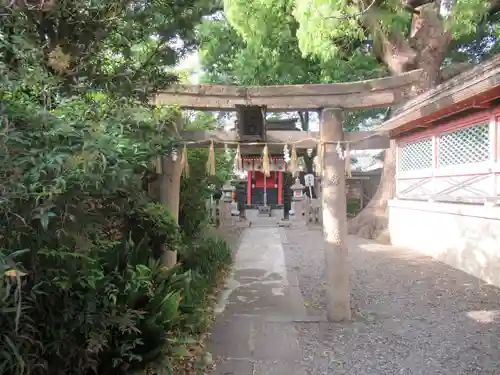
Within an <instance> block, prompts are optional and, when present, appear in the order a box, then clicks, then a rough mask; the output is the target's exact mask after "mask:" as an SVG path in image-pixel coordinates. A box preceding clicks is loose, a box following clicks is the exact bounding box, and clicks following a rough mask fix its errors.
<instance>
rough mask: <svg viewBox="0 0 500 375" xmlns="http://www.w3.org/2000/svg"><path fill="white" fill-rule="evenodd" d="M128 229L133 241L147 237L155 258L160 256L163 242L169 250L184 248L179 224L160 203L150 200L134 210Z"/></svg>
mask: <svg viewBox="0 0 500 375" xmlns="http://www.w3.org/2000/svg"><path fill="white" fill-rule="evenodd" d="M128 230H129V231H130V232H131V235H132V239H133V241H135V242H139V241H142V240H143V238H145V237H146V238H148V239H149V242H148V245H149V247H150V248H151V249H152V250H153V254H154V256H155V257H156V258H159V257H160V256H161V252H162V251H163V250H162V245H164V244H165V245H166V246H167V248H168V250H171V251H182V249H183V248H184V241H183V236H182V234H181V231H180V228H179V225H178V224H177V222H176V221H175V219H174V217H173V216H172V214H171V213H170V211H169V209H168V208H167V207H166V206H164V205H162V204H160V203H154V202H150V203H148V204H146V205H145V206H144V207H142V208H140V209H137V210H135V211H134V213H133V214H132V215H131V217H129V224H128Z"/></svg>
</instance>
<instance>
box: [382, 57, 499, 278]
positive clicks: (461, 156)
mask: <svg viewBox="0 0 500 375" xmlns="http://www.w3.org/2000/svg"><path fill="white" fill-rule="evenodd" d="M380 130H382V131H388V132H389V134H390V137H391V139H392V140H394V141H395V142H396V144H397V155H396V160H397V162H396V169H397V170H396V196H395V199H393V200H392V201H390V202H389V230H390V235H391V240H392V244H393V245H396V246H403V247H408V248H413V249H416V250H419V251H421V252H423V253H424V254H427V255H430V256H432V257H434V258H437V259H439V260H441V261H443V262H445V263H447V264H449V265H451V266H453V267H456V268H458V269H461V270H463V271H465V272H467V273H469V274H472V275H474V276H476V277H478V278H481V279H483V280H485V281H487V282H489V283H492V284H495V285H497V286H500V206H499V205H500V147H499V145H500V55H498V56H497V57H495V58H493V59H492V60H490V61H488V62H486V63H484V64H482V65H480V66H477V67H476V68H473V69H471V70H469V71H467V72H465V73H462V74H460V75H458V76H457V77H455V78H453V79H451V80H449V81H447V82H445V83H444V84H441V85H439V86H438V87H436V88H435V89H433V90H430V91H428V92H425V93H423V94H421V95H419V96H418V97H416V98H414V99H413V100H411V101H409V102H408V103H406V104H405V105H404V106H403V108H401V109H400V111H399V112H398V113H397V114H396V115H395V116H394V117H393V118H391V119H390V120H388V121H387V122H386V123H385V124H384V125H383V126H382V128H381V129H380Z"/></svg>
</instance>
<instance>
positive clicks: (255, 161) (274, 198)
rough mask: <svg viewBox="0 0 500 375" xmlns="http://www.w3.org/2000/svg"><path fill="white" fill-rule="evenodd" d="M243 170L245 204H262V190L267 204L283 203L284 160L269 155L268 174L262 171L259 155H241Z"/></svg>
mask: <svg viewBox="0 0 500 375" xmlns="http://www.w3.org/2000/svg"><path fill="white" fill-rule="evenodd" d="M242 162H243V170H244V171H245V172H246V173H247V188H246V196H247V199H246V204H247V205H264V192H265V193H266V202H265V203H266V204H267V205H281V204H283V174H284V173H285V171H286V163H285V160H284V159H283V158H282V157H281V158H280V157H270V158H269V164H270V169H271V172H270V175H269V176H266V175H265V174H264V171H263V160H262V157H260V156H243V157H242Z"/></svg>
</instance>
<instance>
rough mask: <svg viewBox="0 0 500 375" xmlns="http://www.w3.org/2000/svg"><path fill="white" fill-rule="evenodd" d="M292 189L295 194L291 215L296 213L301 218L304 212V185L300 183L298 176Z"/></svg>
mask: <svg viewBox="0 0 500 375" xmlns="http://www.w3.org/2000/svg"><path fill="white" fill-rule="evenodd" d="M291 189H292V191H293V194H292V208H291V210H290V215H295V216H296V217H299V218H300V217H302V215H303V214H304V207H303V206H304V185H302V184H301V183H300V180H299V178H298V177H297V178H296V179H295V183H294V184H293V185H292V186H291Z"/></svg>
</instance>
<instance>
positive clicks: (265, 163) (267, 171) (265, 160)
mask: <svg viewBox="0 0 500 375" xmlns="http://www.w3.org/2000/svg"><path fill="white" fill-rule="evenodd" d="M262 169H263V171H264V174H265V175H266V176H267V177H269V176H270V175H271V166H270V163H269V149H268V148H267V144H266V145H265V146H264V151H263V152H262Z"/></svg>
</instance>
